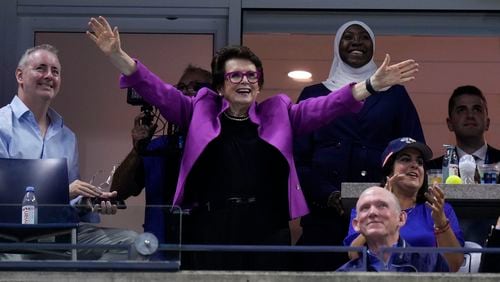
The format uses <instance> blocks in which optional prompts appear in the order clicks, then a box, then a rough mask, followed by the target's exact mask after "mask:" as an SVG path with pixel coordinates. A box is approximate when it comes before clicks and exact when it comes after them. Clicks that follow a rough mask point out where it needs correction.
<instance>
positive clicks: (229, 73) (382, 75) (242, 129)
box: [87, 17, 417, 269]
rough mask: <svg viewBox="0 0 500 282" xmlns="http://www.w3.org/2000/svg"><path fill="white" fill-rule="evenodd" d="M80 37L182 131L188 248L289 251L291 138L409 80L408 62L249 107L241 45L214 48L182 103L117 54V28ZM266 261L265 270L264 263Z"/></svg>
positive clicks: (95, 24)
mask: <svg viewBox="0 0 500 282" xmlns="http://www.w3.org/2000/svg"><path fill="white" fill-rule="evenodd" d="M89 29H90V30H91V31H88V32H87V34H88V36H89V37H90V39H92V40H93V41H94V42H95V43H96V45H97V46H98V47H99V48H100V49H101V51H103V53H104V54H106V55H107V56H108V57H109V59H110V60H111V62H112V63H113V64H114V65H115V66H116V67H117V68H118V69H119V70H120V71H121V73H122V74H123V75H122V77H121V80H120V86H121V87H133V88H134V89H135V90H136V91H137V93H139V94H140V95H141V96H143V98H144V99H145V100H146V101H147V102H149V103H150V104H153V105H155V106H156V107H158V108H159V109H160V111H161V113H162V115H163V116H164V117H165V118H166V119H167V120H168V121H171V122H173V123H174V124H177V125H179V126H180V127H182V128H185V129H187V132H188V133H187V137H186V143H185V150H184V155H183V158H182V163H181V169H180V173H179V179H178V183H177V189H176V193H175V197H174V205H182V206H183V207H193V214H192V216H191V228H192V230H193V231H192V232H189V233H190V235H189V242H190V243H198V244H233V245H238V244H246V245H252V244H254V245H255V244H271V245H277V244H290V236H289V235H290V234H289V229H288V220H289V219H290V218H297V217H300V216H302V215H304V214H306V213H307V212H308V209H307V206H306V203H305V201H304V196H303V194H302V191H301V188H300V185H299V182H298V178H297V173H296V170H295V165H294V161H293V155H292V147H293V146H292V139H293V136H294V135H299V134H304V133H307V132H310V131H312V130H315V129H317V128H319V127H321V126H323V125H325V124H327V123H328V122H330V121H332V120H333V119H335V118H336V117H338V116H340V115H343V114H347V113H350V112H356V111H359V109H361V107H362V105H363V103H362V102H360V101H362V100H364V99H366V98H367V97H368V96H369V95H370V94H374V93H376V91H377V90H380V89H383V88H385V87H388V86H391V85H394V84H396V83H403V82H406V81H409V80H412V79H414V76H413V75H414V73H415V72H416V71H417V64H416V63H415V62H414V61H413V60H407V61H404V62H401V63H399V64H395V65H390V66H389V60H390V59H389V56H388V55H387V57H386V60H385V61H384V63H383V64H382V66H381V67H380V68H379V69H378V70H377V72H376V73H375V74H374V75H373V76H372V77H371V78H369V79H368V80H366V81H362V82H359V83H355V82H353V83H351V84H348V85H346V86H345V87H343V88H341V89H339V90H337V91H335V92H332V93H331V94H330V95H328V96H324V97H319V98H316V99H309V100H307V101H304V102H302V103H299V104H293V103H292V102H291V101H290V99H289V98H288V97H287V96H286V95H277V96H275V97H272V98H270V99H267V100H266V101H264V102H262V103H256V101H255V100H256V97H257V95H258V94H259V92H260V90H261V88H262V85H263V83H264V72H263V68H262V63H261V61H260V59H259V58H258V57H257V56H256V55H255V54H253V53H252V52H251V51H250V49H248V48H247V47H244V46H231V47H226V48H222V49H221V50H219V51H218V52H217V54H216V55H215V56H214V58H213V60H212V76H213V89H215V90H216V91H215V92H214V91H212V90H210V89H208V88H202V89H201V90H199V91H198V94H197V95H196V96H195V97H187V96H185V95H182V93H181V92H180V91H179V90H177V89H176V88H175V87H174V86H172V85H170V84H166V83H164V82H163V81H162V80H161V79H160V78H158V77H157V76H156V75H155V74H153V73H152V72H150V71H149V70H148V69H147V68H146V67H145V66H144V65H142V64H141V63H140V62H139V61H137V60H134V59H132V58H131V57H130V56H128V54H127V53H125V52H124V51H123V50H122V49H121V46H120V37H119V33H118V29H117V28H116V27H115V28H114V29H112V28H111V27H110V25H109V23H108V22H107V21H106V20H105V19H104V18H103V17H99V18H97V19H95V18H92V19H91V20H90V22H89ZM280 260H281V258H279V259H276V258H275V257H273V256H262V255H261V256H257V255H256V256H250V255H241V254H237V255H235V254H234V253H223V254H210V256H209V255H204V256H202V255H199V256H196V261H195V262H194V263H196V264H197V266H198V267H199V268H209V269H242V268H245V269H262V268H266V267H274V268H275V267H276V266H277V264H276V262H279V261H280ZM268 263H271V264H273V263H274V265H270V264H268Z"/></svg>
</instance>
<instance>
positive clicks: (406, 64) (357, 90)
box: [352, 54, 418, 101]
mask: <svg viewBox="0 0 500 282" xmlns="http://www.w3.org/2000/svg"><path fill="white" fill-rule="evenodd" d="M390 61H391V57H390V56H389V54H386V55H385V59H384V62H383V63H382V65H381V66H380V67H379V68H378V69H377V71H376V72H375V73H374V74H373V75H372V76H371V77H370V78H368V79H367V80H365V81H360V82H358V83H356V84H355V85H354V87H353V89H352V95H353V96H354V98H355V99H356V100H358V101H361V100H364V99H366V98H368V96H370V94H373V93H370V92H369V91H368V88H369V85H367V83H366V82H367V81H368V80H369V81H370V84H371V87H372V88H373V90H374V91H375V92H378V91H381V90H382V89H384V88H388V87H391V86H393V85H395V84H403V83H405V82H407V81H410V80H413V79H415V76H414V75H415V73H416V72H418V64H417V63H416V62H415V61H414V60H406V61H403V62H400V63H397V64H394V65H390Z"/></svg>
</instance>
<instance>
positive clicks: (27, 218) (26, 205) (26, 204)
mask: <svg viewBox="0 0 500 282" xmlns="http://www.w3.org/2000/svg"><path fill="white" fill-rule="evenodd" d="M21 223H22V224H37V223H38V203H37V201H36V196H35V187H32V186H28V187H26V194H25V195H24V198H23V204H22V207H21Z"/></svg>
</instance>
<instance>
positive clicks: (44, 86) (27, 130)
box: [0, 44, 137, 260]
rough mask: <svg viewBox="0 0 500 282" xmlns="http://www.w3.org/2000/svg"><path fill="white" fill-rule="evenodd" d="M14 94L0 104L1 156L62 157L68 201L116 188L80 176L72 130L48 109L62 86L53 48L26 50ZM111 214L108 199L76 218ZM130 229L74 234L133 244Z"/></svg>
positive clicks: (119, 254) (113, 254)
mask: <svg viewBox="0 0 500 282" xmlns="http://www.w3.org/2000/svg"><path fill="white" fill-rule="evenodd" d="M15 75H16V80H17V83H18V93H17V95H16V96H14V98H13V99H12V101H11V103H10V104H8V105H6V106H4V107H2V108H1V109H0V157H1V158H16V159H47V158H66V160H67V162H68V179H69V181H70V183H71V184H70V185H69V197H70V200H71V204H72V205H75V204H77V203H84V205H83V206H85V203H87V199H89V198H95V197H101V198H111V197H114V196H116V192H113V193H110V192H103V191H101V190H100V189H99V188H98V187H96V186H93V185H91V184H89V183H87V182H84V181H81V180H79V177H80V175H79V166H78V147H77V142H76V136H75V134H74V133H73V132H72V131H71V130H70V129H69V128H68V127H66V126H65V125H64V123H63V119H62V117H61V116H60V115H59V114H58V113H57V112H56V111H54V110H53V109H51V108H50V104H51V102H52V100H53V99H54V98H55V97H56V96H57V94H58V92H59V89H60V85H61V64H60V62H59V58H58V55H57V49H56V48H55V47H53V46H51V45H48V44H44V45H39V46H35V47H33V48H30V49H28V50H26V52H25V53H24V55H23V56H22V57H21V59H20V60H19V63H18V67H17V69H16V73H15ZM94 211H98V212H99V213H102V214H115V213H116V206H115V205H112V204H111V202H110V201H102V202H101V203H100V205H96V206H94V207H92V206H90V205H89V206H88V208H87V207H85V208H79V209H78V214H79V216H80V220H81V221H84V222H93V223H97V222H99V215H98V212H94ZM136 236H137V234H136V233H135V232H133V231H127V230H121V229H113V228H100V227H96V226H93V225H90V224H81V225H80V226H79V227H78V231H77V239H78V242H79V243H86V244H118V243H123V244H127V243H129V244H130V243H132V242H134V240H135V237H136ZM78 256H79V258H80V259H103V260H112V259H125V258H127V254H126V252H124V251H123V250H116V251H115V250H81V251H79V252H78Z"/></svg>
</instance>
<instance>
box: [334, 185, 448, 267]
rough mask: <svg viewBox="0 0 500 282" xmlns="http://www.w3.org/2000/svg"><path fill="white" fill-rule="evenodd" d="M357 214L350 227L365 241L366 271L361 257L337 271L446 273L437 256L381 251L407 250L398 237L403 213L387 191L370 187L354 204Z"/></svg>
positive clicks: (404, 215)
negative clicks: (394, 248)
mask: <svg viewBox="0 0 500 282" xmlns="http://www.w3.org/2000/svg"><path fill="white" fill-rule="evenodd" d="M356 212H357V215H356V218H355V219H354V220H353V222H352V224H353V227H354V229H355V230H356V231H357V232H359V233H361V234H363V235H364V236H365V238H366V246H367V248H368V252H367V260H366V261H367V265H366V268H365V267H364V265H363V260H362V256H360V257H359V258H357V259H354V260H351V261H350V262H348V263H346V264H344V265H343V266H341V267H340V268H339V269H337V271H377V272H378V271H394V272H449V268H448V265H447V263H446V261H445V260H444V258H443V257H442V256H441V255H440V254H437V253H410V252H401V253H396V252H394V253H390V252H384V250H383V249H384V248H389V247H398V248H402V249H403V248H405V247H408V243H406V241H405V240H404V239H403V238H401V237H400V236H399V229H400V228H401V227H402V226H403V225H404V224H405V223H406V213H405V212H404V211H402V210H401V207H400V206H399V201H398V200H397V199H396V197H395V196H394V194H392V193H391V192H389V191H388V190H386V189H384V188H382V187H370V188H368V189H366V190H365V191H363V193H361V195H360V196H359V199H358V202H357V203H356ZM402 251H403V250H402Z"/></svg>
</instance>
